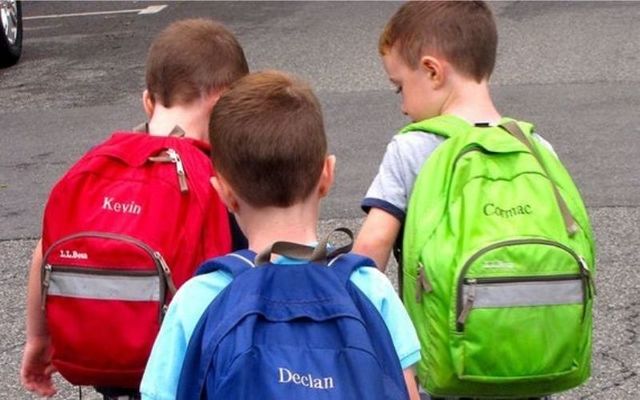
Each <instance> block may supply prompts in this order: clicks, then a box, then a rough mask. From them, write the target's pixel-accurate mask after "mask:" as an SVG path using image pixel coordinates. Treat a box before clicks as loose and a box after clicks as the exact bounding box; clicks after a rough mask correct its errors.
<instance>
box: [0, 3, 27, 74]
mask: <svg viewBox="0 0 640 400" xmlns="http://www.w3.org/2000/svg"><path fill="white" fill-rule="evenodd" d="M0 5H1V6H2V7H1V9H0V68H4V67H9V66H11V65H13V64H15V63H17V62H18V60H19V59H20V55H21V54H22V4H21V2H20V1H16V0H0Z"/></svg>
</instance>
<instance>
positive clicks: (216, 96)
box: [205, 88, 228, 110]
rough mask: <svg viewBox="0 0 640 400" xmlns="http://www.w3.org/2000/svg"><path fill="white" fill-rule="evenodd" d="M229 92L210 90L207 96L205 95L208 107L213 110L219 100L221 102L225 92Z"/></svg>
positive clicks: (225, 89)
mask: <svg viewBox="0 0 640 400" xmlns="http://www.w3.org/2000/svg"><path fill="white" fill-rule="evenodd" d="M227 90H228V89H227V88H221V89H213V90H210V91H209V92H208V93H207V94H205V101H206V104H207V107H209V109H211V110H213V107H214V106H215V105H216V104H217V103H218V100H220V97H222V95H223V94H224V92H226V91H227Z"/></svg>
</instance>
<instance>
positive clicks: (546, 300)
mask: <svg viewBox="0 0 640 400" xmlns="http://www.w3.org/2000/svg"><path fill="white" fill-rule="evenodd" d="M473 286H474V290H475V299H474V301H473V308H498V307H518V306H521V307H522V306H545V305H559V304H579V303H582V302H583V301H584V298H583V282H582V281H581V280H580V279H574V280H561V281H538V282H510V283H477V284H474V285H473ZM469 287H470V285H466V284H465V285H464V288H463V296H464V298H465V299H466V298H467V295H468V293H469V290H470V288H469Z"/></svg>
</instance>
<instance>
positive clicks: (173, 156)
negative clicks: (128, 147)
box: [149, 148, 189, 193]
mask: <svg viewBox="0 0 640 400" xmlns="http://www.w3.org/2000/svg"><path fill="white" fill-rule="evenodd" d="M149 161H152V162H163V163H167V162H170V163H173V164H175V166H176V174H177V175H178V185H179V186H180V192H182V193H184V192H188V191H189V185H188V184H187V173H186V172H185V170H184V164H182V159H181V158H180V155H179V154H178V153H177V152H176V151H175V150H174V149H171V148H169V149H167V150H165V151H164V152H163V153H162V154H161V155H159V156H154V157H149Z"/></svg>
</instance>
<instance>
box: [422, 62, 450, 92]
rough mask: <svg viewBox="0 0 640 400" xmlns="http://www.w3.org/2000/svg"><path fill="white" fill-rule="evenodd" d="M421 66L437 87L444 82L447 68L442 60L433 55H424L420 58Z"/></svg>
mask: <svg viewBox="0 0 640 400" xmlns="http://www.w3.org/2000/svg"><path fill="white" fill-rule="evenodd" d="M420 68H422V70H423V71H424V72H425V73H426V74H427V75H428V76H429V79H430V80H431V82H432V83H433V84H434V85H435V87H439V86H441V85H442V84H443V83H444V78H445V69H444V63H443V62H442V60H440V59H438V58H437V57H433V56H423V57H422V58H421V59H420Z"/></svg>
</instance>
